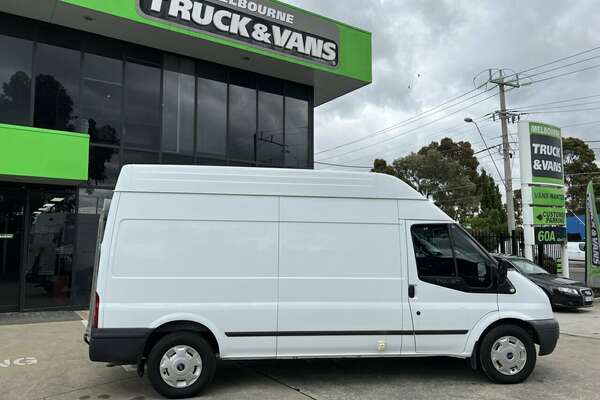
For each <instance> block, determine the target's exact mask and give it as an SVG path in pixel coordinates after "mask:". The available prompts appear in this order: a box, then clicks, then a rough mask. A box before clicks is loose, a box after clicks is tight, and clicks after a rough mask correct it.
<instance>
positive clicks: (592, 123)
mask: <svg viewBox="0 0 600 400" xmlns="http://www.w3.org/2000/svg"><path fill="white" fill-rule="evenodd" d="M595 124H600V120H597V121H588V122H582V123H580V124H571V125H564V126H561V128H563V129H564V128H573V127H576V126H585V125H595ZM590 142H593V141H590ZM598 142H600V140H598Z"/></svg>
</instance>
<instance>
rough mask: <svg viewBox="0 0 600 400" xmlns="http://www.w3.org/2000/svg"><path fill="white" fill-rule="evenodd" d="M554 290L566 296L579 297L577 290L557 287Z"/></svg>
mask: <svg viewBox="0 0 600 400" xmlns="http://www.w3.org/2000/svg"><path fill="white" fill-rule="evenodd" d="M556 290H558V291H559V292H561V293H563V294H568V295H571V296H579V292H578V291H577V289H573V288H568V287H559V288H557V289H556Z"/></svg>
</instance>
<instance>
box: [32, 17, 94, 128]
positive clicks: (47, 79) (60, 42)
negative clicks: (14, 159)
mask: <svg viewBox="0 0 600 400" xmlns="http://www.w3.org/2000/svg"><path fill="white" fill-rule="evenodd" d="M38 35H39V38H40V41H39V43H38V44H37V49H36V54H35V71H36V77H35V106H34V107H35V108H34V110H35V115H34V126H36V127H38V128H47V129H56V130H59V131H71V132H81V131H82V130H83V129H82V127H81V126H80V120H79V118H78V117H79V106H80V103H79V77H80V72H81V50H80V48H81V45H80V43H79V40H78V39H77V38H75V37H73V35H69V34H68V33H67V32H63V31H60V30H55V29H53V28H46V27H41V28H40V29H39V33H38Z"/></svg>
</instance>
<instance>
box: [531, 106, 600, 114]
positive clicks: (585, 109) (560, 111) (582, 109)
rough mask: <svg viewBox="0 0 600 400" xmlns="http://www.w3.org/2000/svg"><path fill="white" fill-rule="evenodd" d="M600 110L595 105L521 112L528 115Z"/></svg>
mask: <svg viewBox="0 0 600 400" xmlns="http://www.w3.org/2000/svg"><path fill="white" fill-rule="evenodd" d="M597 110H600V107H595V108H577V109H573V110H557V111H543V110H542V111H535V110H534V111H532V112H529V111H527V112H523V113H521V114H528V115H532V114H561V113H572V112H582V111H597Z"/></svg>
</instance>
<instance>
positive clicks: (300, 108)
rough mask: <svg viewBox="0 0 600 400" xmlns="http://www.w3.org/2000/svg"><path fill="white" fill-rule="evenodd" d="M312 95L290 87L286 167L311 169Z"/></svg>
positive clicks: (287, 115)
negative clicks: (309, 153) (309, 154)
mask: <svg viewBox="0 0 600 400" xmlns="http://www.w3.org/2000/svg"><path fill="white" fill-rule="evenodd" d="M310 134H311V131H310V94H309V91H308V88H307V89H303V88H300V87H295V86H291V85H288V87H287V88H286V98H285V141H286V153H285V166H286V167H288V168H309V157H308V152H309V142H310V137H309V136H310Z"/></svg>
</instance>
